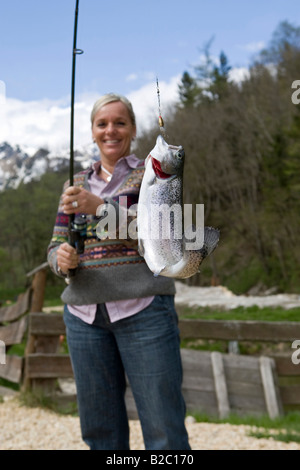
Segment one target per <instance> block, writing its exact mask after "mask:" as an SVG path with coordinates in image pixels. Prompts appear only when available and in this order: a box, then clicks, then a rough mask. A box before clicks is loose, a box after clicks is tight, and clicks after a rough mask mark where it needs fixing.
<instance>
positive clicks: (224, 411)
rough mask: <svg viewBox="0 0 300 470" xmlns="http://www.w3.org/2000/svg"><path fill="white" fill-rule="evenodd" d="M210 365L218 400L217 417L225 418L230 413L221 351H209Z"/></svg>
mask: <svg viewBox="0 0 300 470" xmlns="http://www.w3.org/2000/svg"><path fill="white" fill-rule="evenodd" d="M211 365H212V371H213V376H214V381H215V391H216V397H217V402H218V410H219V417H220V418H226V417H227V416H228V415H229V413H230V406H229V400H228V393H227V385H226V377H225V371H224V366H223V359H222V354H221V353H219V352H217V351H214V352H212V353H211Z"/></svg>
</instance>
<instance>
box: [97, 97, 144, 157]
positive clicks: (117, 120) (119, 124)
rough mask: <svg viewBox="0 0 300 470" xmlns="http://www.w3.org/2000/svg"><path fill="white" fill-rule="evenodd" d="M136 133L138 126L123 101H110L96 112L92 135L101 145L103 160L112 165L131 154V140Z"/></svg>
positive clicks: (99, 145)
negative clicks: (133, 121)
mask: <svg viewBox="0 0 300 470" xmlns="http://www.w3.org/2000/svg"><path fill="white" fill-rule="evenodd" d="M135 135H136V127H135V125H134V124H133V123H132V120H131V117H130V115H129V111H128V109H127V107H126V106H125V104H124V103H122V102H121V101H114V102H111V103H108V104H106V105H104V106H102V108H100V109H99V110H98V111H97V113H96V114H95V117H94V120H93V124H92V136H93V139H94V140H95V142H96V144H97V145H98V147H99V150H100V153H101V160H102V161H103V162H107V163H109V164H110V166H111V165H112V166H114V165H115V163H116V162H117V161H118V160H119V159H120V158H122V157H126V156H127V155H130V147H131V141H132V139H133V137H135Z"/></svg>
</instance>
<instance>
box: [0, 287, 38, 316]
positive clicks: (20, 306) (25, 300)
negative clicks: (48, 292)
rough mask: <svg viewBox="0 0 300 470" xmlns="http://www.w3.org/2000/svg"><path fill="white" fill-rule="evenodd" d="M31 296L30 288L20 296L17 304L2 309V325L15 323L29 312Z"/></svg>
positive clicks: (0, 313) (0, 312) (0, 310)
mask: <svg viewBox="0 0 300 470" xmlns="http://www.w3.org/2000/svg"><path fill="white" fill-rule="evenodd" d="M31 294H32V289H31V287H30V288H29V289H27V291H26V292H24V293H22V294H20V295H19V296H18V300H17V302H16V303H15V304H13V305H8V306H6V307H2V308H0V323H3V322H10V321H14V320H17V319H18V318H20V317H21V316H22V315H24V314H25V313H26V312H27V311H28V310H29V306H30V299H31Z"/></svg>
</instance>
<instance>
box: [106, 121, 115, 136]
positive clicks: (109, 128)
mask: <svg viewBox="0 0 300 470" xmlns="http://www.w3.org/2000/svg"><path fill="white" fill-rule="evenodd" d="M115 130H116V128H115V126H114V124H113V122H110V123H108V125H107V127H106V132H108V133H110V134H113V133H114V132H115Z"/></svg>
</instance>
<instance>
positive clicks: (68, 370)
mask: <svg viewBox="0 0 300 470" xmlns="http://www.w3.org/2000/svg"><path fill="white" fill-rule="evenodd" d="M26 376H27V377H28V378H30V379H37V378H40V379H41V378H43V379H46V378H47V379H49V378H62V377H73V370H72V365H71V360H70V357H69V356H68V355H66V354H43V353H33V354H29V355H28V356H27V357H26Z"/></svg>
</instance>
